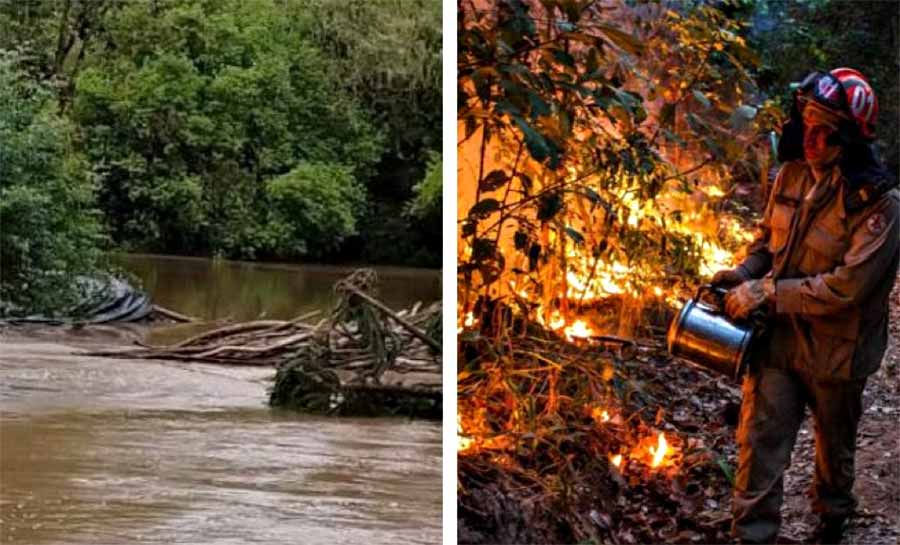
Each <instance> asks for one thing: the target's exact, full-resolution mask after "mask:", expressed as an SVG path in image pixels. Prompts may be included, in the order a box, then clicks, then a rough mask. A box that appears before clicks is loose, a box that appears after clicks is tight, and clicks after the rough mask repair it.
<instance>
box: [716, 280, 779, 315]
mask: <svg viewBox="0 0 900 545" xmlns="http://www.w3.org/2000/svg"><path fill="white" fill-rule="evenodd" d="M774 301H775V281H774V280H772V279H771V278H764V279H762V280H748V281H747V282H744V283H742V284H741V285H740V286H738V287H736V288H734V289H732V290H730V291H729V292H728V293H727V294H726V295H725V313H726V314H727V315H728V316H730V317H731V318H734V319H735V320H743V319H745V318H747V317H748V316H750V313H751V312H753V311H754V310H756V309H758V308H759V307H761V306H762V305H763V304H764V303H772V302H774Z"/></svg>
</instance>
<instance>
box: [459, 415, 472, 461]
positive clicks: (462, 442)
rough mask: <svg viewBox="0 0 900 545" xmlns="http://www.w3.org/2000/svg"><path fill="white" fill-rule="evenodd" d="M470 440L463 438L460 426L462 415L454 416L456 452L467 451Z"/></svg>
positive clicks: (463, 433)
mask: <svg viewBox="0 0 900 545" xmlns="http://www.w3.org/2000/svg"><path fill="white" fill-rule="evenodd" d="M472 443H473V441H472V439H471V438H469V437H466V436H465V432H464V431H463V426H462V415H459V414H457V415H456V452H462V451H464V450H468V449H469V448H470V447H471V446H472Z"/></svg>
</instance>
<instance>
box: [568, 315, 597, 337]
mask: <svg viewBox="0 0 900 545" xmlns="http://www.w3.org/2000/svg"><path fill="white" fill-rule="evenodd" d="M563 332H564V333H565V334H566V339H568V340H570V341H571V340H572V339H574V338H576V337H577V338H579V339H587V338H588V337H590V336H591V335H593V334H594V331H593V330H592V329H591V328H589V327H588V326H587V324H586V323H584V320H575V323H573V324H572V325H570V326H567V327H566V328H565V329H564V330H563Z"/></svg>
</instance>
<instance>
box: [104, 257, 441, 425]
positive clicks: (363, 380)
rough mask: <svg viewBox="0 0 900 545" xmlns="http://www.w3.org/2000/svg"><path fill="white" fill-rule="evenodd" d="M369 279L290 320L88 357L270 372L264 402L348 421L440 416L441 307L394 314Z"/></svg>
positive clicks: (353, 279) (343, 284) (357, 279)
mask: <svg viewBox="0 0 900 545" xmlns="http://www.w3.org/2000/svg"><path fill="white" fill-rule="evenodd" d="M377 280H378V279H377V276H376V274H375V272H374V271H373V270H371V269H360V270H357V271H355V272H354V273H353V274H351V275H350V276H348V277H347V278H345V279H343V280H341V281H339V282H338V283H337V284H336V285H335V291H336V293H337V294H338V297H339V304H338V305H337V307H336V308H335V309H334V310H333V311H332V313H331V314H330V315H329V316H327V317H324V318H321V319H319V320H318V321H317V322H315V323H313V322H312V321H311V320H312V319H313V318H315V317H317V316H318V315H319V314H320V312H319V311H315V312H310V313H307V314H304V315H301V316H298V317H296V318H294V319H292V320H286V321H285V320H256V321H251V322H244V323H238V324H231V325H228V326H225V327H221V328H218V329H214V330H212V331H207V332H205V333H202V334H200V335H196V336H194V337H191V338H189V339H186V340H184V341H181V342H179V343H176V344H173V345H170V346H150V345H144V344H142V345H141V346H139V347H136V348H128V349H124V350H106V351H95V352H90V353H88V354H87V355H91V356H106V357H116V358H143V359H166V360H178V361H190V362H202V363H214V364H226V365H264V366H265V365H271V366H276V367H278V372H277V374H276V378H275V385H274V387H273V389H272V394H271V398H270V403H271V404H272V405H274V406H286V407H292V408H296V409H301V410H306V411H312V412H327V413H335V414H342V415H350V414H386V413H387V414H395V413H398V412H403V413H404V414H408V413H415V414H416V415H419V416H432V415H434V417H435V418H440V410H441V344H440V339H441V330H440V327H441V305H440V303H434V304H431V305H428V306H424V307H423V306H422V305H421V304H419V303H417V304H415V305H414V306H413V307H412V308H409V309H406V310H402V311H399V312H394V311H392V310H391V309H390V308H388V307H387V306H385V305H384V304H383V303H382V302H381V301H379V300H378V299H377V298H376V288H377Z"/></svg>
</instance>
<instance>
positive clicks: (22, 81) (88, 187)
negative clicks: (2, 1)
mask: <svg viewBox="0 0 900 545" xmlns="http://www.w3.org/2000/svg"><path fill="white" fill-rule="evenodd" d="M17 64H18V62H17V59H16V57H15V56H14V55H10V54H9V53H8V52H6V51H3V50H0V300H2V301H3V302H5V303H6V304H12V305H13V306H14V307H18V308H20V309H22V310H23V311H25V312H44V313H52V312H53V311H54V310H59V309H61V308H62V307H64V306H65V305H66V304H67V303H69V302H71V301H70V297H71V296H73V295H74V294H73V293H72V291H73V290H74V286H72V285H71V282H70V280H71V279H72V278H73V277H74V275H76V274H83V273H87V272H90V271H91V270H93V268H94V267H95V265H96V263H97V260H98V258H99V246H100V244H101V243H102V240H103V239H102V236H101V230H100V226H99V221H98V217H97V212H96V210H95V208H94V204H95V201H94V184H93V183H92V181H91V179H90V178H88V177H86V176H85V175H84V173H85V168H84V167H85V165H84V162H83V159H82V158H81V157H79V156H78V155H77V154H75V153H73V152H72V148H71V142H70V135H71V127H70V125H69V124H68V123H67V122H66V121H65V120H64V119H63V118H61V117H59V116H58V115H56V114H55V113H54V109H55V108H54V106H55V101H54V100H53V95H52V92H51V90H50V89H48V88H47V87H46V86H43V85H39V84H37V83H34V82H33V81H29V80H28V79H26V78H25V77H24V74H23V73H22V72H20V71H19V70H17V69H16V68H15V66H16V65H17ZM7 311H9V309H7ZM3 312H4V311H3V310H2V309H0V314H2V313H3Z"/></svg>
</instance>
